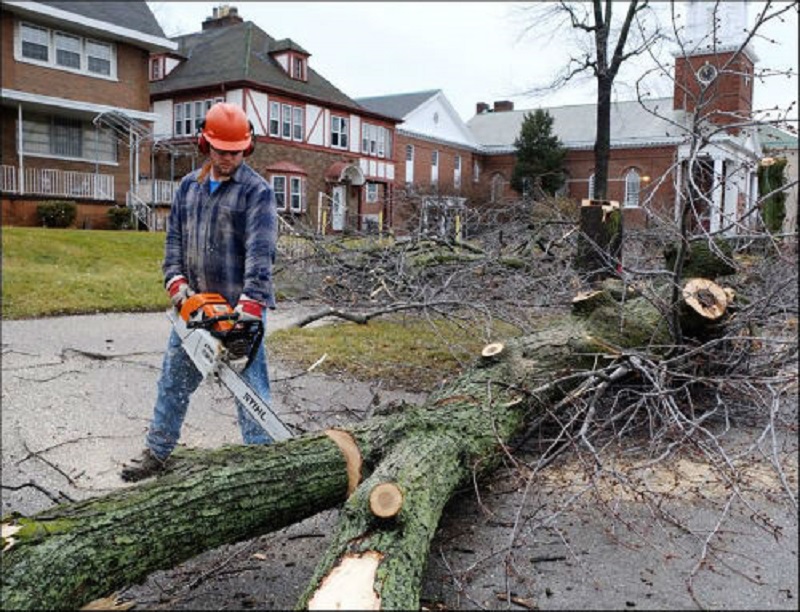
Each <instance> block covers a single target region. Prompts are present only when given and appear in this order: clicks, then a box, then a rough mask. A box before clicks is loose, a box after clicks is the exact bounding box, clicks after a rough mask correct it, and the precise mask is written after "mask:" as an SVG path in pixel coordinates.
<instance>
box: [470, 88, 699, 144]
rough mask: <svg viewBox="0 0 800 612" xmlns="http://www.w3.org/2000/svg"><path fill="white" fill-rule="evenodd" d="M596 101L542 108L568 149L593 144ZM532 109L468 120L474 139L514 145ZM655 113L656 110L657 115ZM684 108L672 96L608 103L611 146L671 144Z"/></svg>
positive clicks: (680, 132)
mask: <svg viewBox="0 0 800 612" xmlns="http://www.w3.org/2000/svg"><path fill="white" fill-rule="evenodd" d="M596 108H597V106H596V105H595V104H574V105H568V106H556V107H551V108H543V110H546V111H547V112H548V113H549V114H550V116H551V117H552V118H553V132H554V133H555V134H556V135H557V136H558V138H559V139H560V140H561V143H562V144H563V145H564V147H566V148H568V149H582V148H592V147H593V146H594V141H595V135H596V131H597V130H596V128H597V121H596V116H595V115H596ZM534 110H535V109H526V110H514V111H502V112H487V113H481V114H479V115H475V116H474V117H472V118H471V119H470V120H469V121H467V127H469V129H470V130H471V131H472V133H473V135H474V136H475V139H476V140H477V141H478V142H479V143H480V144H481V145H482V146H483V147H485V148H486V150H487V151H496V152H500V151H505V150H511V149H513V148H514V141H515V140H516V139H517V136H518V135H519V133H520V130H521V127H522V122H523V120H524V118H525V115H526V114H528V113H531V112H533V111H534ZM654 113H657V114H658V116H657V115H656V114H654ZM684 121H685V114H684V112H683V111H675V110H673V108H672V98H656V99H652V100H647V101H644V107H643V106H642V103H640V102H639V101H637V100H633V101H627V102H613V103H612V105H611V144H612V146H629V147H642V146H656V145H661V144H674V143H677V142H679V141H680V140H681V137H682V135H683V134H685V131H684V130H683V129H682V128H681V126H682V125H683V124H684Z"/></svg>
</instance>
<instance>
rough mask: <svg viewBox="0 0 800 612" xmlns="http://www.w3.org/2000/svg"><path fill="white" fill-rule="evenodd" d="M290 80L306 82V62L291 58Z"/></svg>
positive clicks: (299, 58)
mask: <svg viewBox="0 0 800 612" xmlns="http://www.w3.org/2000/svg"><path fill="white" fill-rule="evenodd" d="M292 78H293V79H297V80H298V81H305V80H306V60H305V58H303V57H298V56H297V55H293V56H292Z"/></svg>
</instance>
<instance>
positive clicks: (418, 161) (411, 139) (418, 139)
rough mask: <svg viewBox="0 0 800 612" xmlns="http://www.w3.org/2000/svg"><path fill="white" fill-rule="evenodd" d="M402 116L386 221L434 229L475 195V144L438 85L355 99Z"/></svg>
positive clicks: (399, 226)
mask: <svg viewBox="0 0 800 612" xmlns="http://www.w3.org/2000/svg"><path fill="white" fill-rule="evenodd" d="M356 102H358V103H359V104H361V105H362V106H363V107H365V108H368V109H370V110H373V111H375V112H378V113H382V114H384V115H389V116H392V117H396V118H397V119H398V120H400V121H402V123H401V124H400V125H398V127H397V130H396V154H397V161H396V171H395V181H394V183H395V201H394V207H393V210H394V217H393V219H392V226H393V227H394V228H395V229H396V230H397V231H399V232H402V231H414V230H417V229H420V230H422V231H434V230H435V229H436V227H435V226H436V225H437V224H438V223H442V224H447V223H448V221H449V220H450V217H452V216H453V215H454V214H457V213H458V212H459V211H460V210H462V209H463V207H464V206H465V205H466V202H467V201H468V200H469V199H472V198H473V196H474V195H475V189H476V186H477V184H478V178H479V176H480V170H479V166H478V165H477V159H478V155H477V154H478V153H479V151H480V146H479V145H478V143H477V141H476V140H475V137H474V136H473V135H472V133H471V132H470V130H469V129H468V128H467V126H466V125H465V124H464V122H463V121H462V120H461V117H459V115H458V113H457V112H456V111H455V109H454V108H453V106H452V105H451V104H450V102H449V100H448V99H447V98H446V97H445V95H444V93H443V92H442V90H440V89H434V90H428V91H420V92H413V93H403V94H394V95H385V96H374V97H369V98H356Z"/></svg>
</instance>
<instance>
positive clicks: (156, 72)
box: [150, 57, 161, 81]
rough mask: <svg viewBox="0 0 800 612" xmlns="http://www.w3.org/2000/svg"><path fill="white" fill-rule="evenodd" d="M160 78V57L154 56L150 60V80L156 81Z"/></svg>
mask: <svg viewBox="0 0 800 612" xmlns="http://www.w3.org/2000/svg"><path fill="white" fill-rule="evenodd" d="M160 79H161V59H160V58H158V57H154V58H153V59H151V60H150V80H152V81H158V80H160Z"/></svg>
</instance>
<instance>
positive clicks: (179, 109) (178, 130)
mask: <svg viewBox="0 0 800 612" xmlns="http://www.w3.org/2000/svg"><path fill="white" fill-rule="evenodd" d="M182 135H183V104H176V105H175V136H182Z"/></svg>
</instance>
